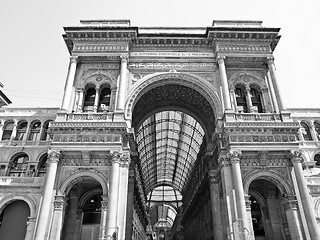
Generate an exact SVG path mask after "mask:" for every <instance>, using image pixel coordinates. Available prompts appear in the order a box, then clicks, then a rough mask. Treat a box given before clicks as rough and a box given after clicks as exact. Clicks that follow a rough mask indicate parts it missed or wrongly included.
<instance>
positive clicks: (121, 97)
mask: <svg viewBox="0 0 320 240" xmlns="http://www.w3.org/2000/svg"><path fill="white" fill-rule="evenodd" d="M120 58H121V68H120V80H119V90H118V97H117V110H124V104H125V100H126V96H125V94H126V90H127V71H128V68H127V63H128V55H123V56H120Z"/></svg>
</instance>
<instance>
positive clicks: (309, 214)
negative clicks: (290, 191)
mask: <svg viewBox="0 0 320 240" xmlns="http://www.w3.org/2000/svg"><path fill="white" fill-rule="evenodd" d="M291 162H292V165H293V168H294V172H295V176H296V179H297V185H298V189H299V193H300V197H301V203H302V207H303V210H304V214H305V218H306V221H307V223H308V229H309V233H310V237H311V239H320V229H319V227H318V225H317V221H316V215H315V209H314V207H313V203H312V201H311V197H310V195H309V191H308V187H307V184H306V180H305V178H304V176H303V172H302V162H303V159H302V157H301V152H299V151H295V152H292V153H291Z"/></svg>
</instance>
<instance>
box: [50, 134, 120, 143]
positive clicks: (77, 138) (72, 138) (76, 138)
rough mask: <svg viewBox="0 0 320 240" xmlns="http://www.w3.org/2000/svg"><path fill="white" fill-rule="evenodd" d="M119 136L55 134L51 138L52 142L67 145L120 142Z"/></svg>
mask: <svg viewBox="0 0 320 240" xmlns="http://www.w3.org/2000/svg"><path fill="white" fill-rule="evenodd" d="M120 141H121V135H119V134H104V135H99V134H95V133H94V132H93V133H92V134H90V135H88V134H55V135H54V136H53V142H69V143H80V142H90V143H107V142H109V143H111V142H120Z"/></svg>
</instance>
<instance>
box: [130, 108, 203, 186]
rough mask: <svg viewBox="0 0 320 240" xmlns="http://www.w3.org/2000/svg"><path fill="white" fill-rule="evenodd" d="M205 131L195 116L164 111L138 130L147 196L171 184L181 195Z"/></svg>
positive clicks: (144, 123) (148, 119)
mask: <svg viewBox="0 0 320 240" xmlns="http://www.w3.org/2000/svg"><path fill="white" fill-rule="evenodd" d="M203 137H204V130H203V129H202V127H201V125H200V124H199V123H198V122H197V121H196V120H195V119H194V118H193V117H191V116H189V115H187V114H185V113H182V112H179V111H162V112H158V113H155V114H153V115H151V116H150V117H148V118H147V119H146V120H145V121H144V122H143V123H142V124H141V126H140V127H139V128H138V130H137V138H136V139H137V143H138V151H139V156H140V160H141V167H142V169H143V178H144V182H145V186H146V190H147V192H150V191H151V190H152V189H153V188H154V187H155V186H156V185H158V186H159V185H161V184H163V183H171V184H172V186H175V187H177V189H176V190H177V191H181V190H182V188H183V187H184V183H185V182H186V179H187V178H188V177H189V174H190V171H191V170H192V167H193V165H194V163H195V161H196V158H197V154H198V152H199V149H200V146H201V144H202V141H203Z"/></svg>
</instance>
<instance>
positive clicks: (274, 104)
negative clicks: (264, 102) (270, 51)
mask: <svg viewBox="0 0 320 240" xmlns="http://www.w3.org/2000/svg"><path fill="white" fill-rule="evenodd" d="M266 79H267V84H268V86H269V91H270V96H271V102H272V108H273V112H276V113H278V112H279V106H278V103H277V98H276V94H275V92H274V87H273V84H272V81H271V76H270V73H267V77H266Z"/></svg>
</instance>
